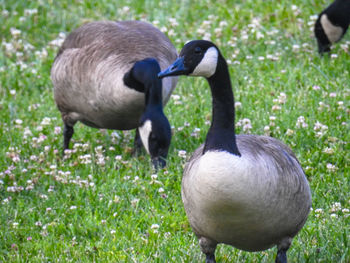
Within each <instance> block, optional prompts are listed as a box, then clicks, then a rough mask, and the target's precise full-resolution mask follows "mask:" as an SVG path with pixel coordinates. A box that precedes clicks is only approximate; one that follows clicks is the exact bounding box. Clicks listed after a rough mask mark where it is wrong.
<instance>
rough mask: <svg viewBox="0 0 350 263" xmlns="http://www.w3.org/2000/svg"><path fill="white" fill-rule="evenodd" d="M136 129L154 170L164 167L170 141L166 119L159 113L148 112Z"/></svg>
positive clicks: (169, 130) (168, 125) (169, 131)
mask: <svg viewBox="0 0 350 263" xmlns="http://www.w3.org/2000/svg"><path fill="white" fill-rule="evenodd" d="M138 129H139V133H140V137H141V141H142V143H143V146H144V147H145V149H146V151H147V152H148V153H149V155H150V156H151V159H152V163H153V166H154V168H155V169H158V168H159V167H160V168H163V167H165V165H166V158H167V155H168V151H169V146H170V141H171V129H170V124H169V122H168V119H167V118H166V117H165V115H164V114H161V113H159V112H153V113H152V112H149V113H147V114H144V115H143V117H142V118H141V121H140V126H139V128H138Z"/></svg>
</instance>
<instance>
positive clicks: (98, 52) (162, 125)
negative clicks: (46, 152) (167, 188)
mask: <svg viewBox="0 0 350 263" xmlns="http://www.w3.org/2000/svg"><path fill="white" fill-rule="evenodd" d="M148 58H152V59H148ZM176 58H177V52H176V49H175V47H174V46H173V45H172V43H171V42H170V40H169V39H168V38H167V37H166V36H165V35H164V34H163V33H162V32H160V31H159V30H158V29H157V28H155V27H154V26H152V25H151V24H148V23H146V22H141V21H121V22H112V21H99V22H91V23H87V24H85V25H83V26H81V27H79V28H78V29H76V30H74V31H73V32H72V33H70V34H69V35H68V37H67V38H66V39H65V41H64V42H63V44H62V47H61V48H60V50H59V52H58V54H57V56H56V58H55V61H54V63H53V66H52V69H51V79H52V82H53V86H54V98H55V101H56V104H57V107H58V109H59V110H60V112H61V115H62V120H63V123H64V131H63V136H64V143H63V148H64V149H68V147H69V141H70V139H71V137H72V136H73V133H74V129H73V126H74V125H75V123H76V122H77V121H80V122H82V123H84V124H86V125H88V126H91V127H95V128H105V129H115V130H130V129H135V128H137V127H140V129H139V130H136V136H135V149H136V150H139V149H140V147H141V141H142V142H143V143H144V146H145V148H146V150H147V151H148V152H149V153H150V155H151V158H152V160H153V161H154V162H155V163H157V162H158V160H159V162H160V163H159V164H160V165H161V166H164V165H165V161H164V159H165V158H166V155H167V152H168V147H169V144H170V139H169V131H170V128H169V127H170V126H169V123H168V121H167V120H166V121H165V120H164V118H165V116H164V114H163V111H162V107H161V106H162V105H165V104H166V102H167V101H168V100H169V97H170V95H171V92H172V91H173V89H174V88H175V85H176V82H177V79H174V80H171V79H168V80H163V81H162V83H160V92H161V94H160V96H159V94H158V95H157V94H155V93H156V92H152V90H153V89H159V83H158V82H157V81H155V80H156V79H157V73H158V72H155V71H154V70H157V69H156V68H155V67H156V66H154V64H155V63H157V64H158V63H159V66H160V68H163V69H164V68H165V67H166V66H168V65H169V64H170V63H171V62H172V61H174V60H175V59H176ZM140 61H142V63H138V62H140ZM147 68H152V69H153V70H146V71H143V69H147ZM135 72H138V74H139V75H138V76H137V75H135V74H134V73H135ZM147 74H148V75H147ZM153 84H154V85H157V88H155V87H154V85H153ZM145 94H146V96H145ZM152 96H155V97H154V98H153V99H152V98H151V97H152ZM145 97H146V98H145ZM147 97H148V98H147ZM155 100H158V101H157V107H152V105H153V106H154V103H155ZM145 102H146V103H145ZM148 102H151V104H152V105H147V103H148ZM158 102H160V104H159V103H158ZM146 109H147V110H146ZM146 111H147V114H146ZM142 115H144V116H142ZM146 115H147V117H148V119H147V118H146ZM160 116H161V117H160ZM165 119H166V118H165ZM167 126H168V127H167ZM140 134H141V138H140ZM142 136H143V138H142ZM159 136H161V137H159Z"/></svg>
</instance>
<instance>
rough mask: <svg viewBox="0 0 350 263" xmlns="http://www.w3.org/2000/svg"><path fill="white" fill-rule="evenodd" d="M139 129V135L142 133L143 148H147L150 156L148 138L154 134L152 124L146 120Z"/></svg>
mask: <svg viewBox="0 0 350 263" xmlns="http://www.w3.org/2000/svg"><path fill="white" fill-rule="evenodd" d="M138 129H139V133H140V137H141V141H142V144H143V146H144V147H145V149H146V151H147V152H148V154H149V145H148V138H149V135H150V134H151V132H152V122H151V121H150V120H146V121H145V122H144V123H143V125H142V126H140V127H139V128H138Z"/></svg>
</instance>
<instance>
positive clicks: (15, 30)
mask: <svg viewBox="0 0 350 263" xmlns="http://www.w3.org/2000/svg"><path fill="white" fill-rule="evenodd" d="M10 32H11V35H12V36H14V37H18V36H19V35H20V34H21V30H19V29H17V28H14V27H11V28H10Z"/></svg>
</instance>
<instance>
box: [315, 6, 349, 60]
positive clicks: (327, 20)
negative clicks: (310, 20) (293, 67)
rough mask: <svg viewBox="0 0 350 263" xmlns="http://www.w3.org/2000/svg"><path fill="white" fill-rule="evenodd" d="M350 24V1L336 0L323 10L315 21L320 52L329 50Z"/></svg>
mask: <svg viewBox="0 0 350 263" xmlns="http://www.w3.org/2000/svg"><path fill="white" fill-rule="evenodd" d="M349 24H350V1H349V0H335V1H334V2H333V3H332V4H331V5H329V6H328V7H327V8H326V9H325V10H323V11H322V12H321V13H320V14H319V16H318V19H317V21H316V23H315V30H314V31H315V36H316V39H317V44H318V52H319V53H320V54H322V53H323V52H329V51H330V50H331V49H330V47H331V45H332V44H333V43H335V42H338V41H339V40H340V39H341V38H342V37H343V36H344V34H345V33H346V31H347V30H348V27H349Z"/></svg>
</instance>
